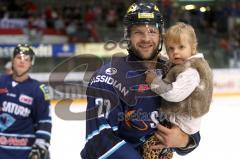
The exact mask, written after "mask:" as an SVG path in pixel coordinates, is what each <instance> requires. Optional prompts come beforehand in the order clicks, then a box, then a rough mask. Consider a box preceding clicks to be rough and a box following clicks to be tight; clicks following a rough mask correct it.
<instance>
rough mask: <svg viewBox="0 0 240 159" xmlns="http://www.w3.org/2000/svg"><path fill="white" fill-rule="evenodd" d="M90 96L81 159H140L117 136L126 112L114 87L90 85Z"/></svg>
mask: <svg viewBox="0 0 240 159" xmlns="http://www.w3.org/2000/svg"><path fill="white" fill-rule="evenodd" d="M99 79H100V78H99ZM102 81H104V80H102ZM87 96H88V97H87V102H88V104H87V113H86V116H87V121H86V144H85V146H84V148H83V150H82V151H81V157H82V158H83V159H97V158H99V159H127V158H128V159H130V158H131V159H141V158H142V157H141V156H140V155H139V153H138V152H137V151H136V150H135V149H134V148H133V147H132V145H131V144H129V143H128V142H126V141H125V140H124V139H123V138H121V137H120V136H119V135H118V129H119V127H120V123H119V117H121V113H122V112H123V108H122V106H121V103H120V102H119V101H118V100H119V99H118V96H117V95H116V93H115V92H114V89H113V88H112V86H111V85H109V84H107V83H104V82H96V83H94V84H92V85H91V82H90V85H89V87H88V90H87ZM119 115H120V116H119Z"/></svg>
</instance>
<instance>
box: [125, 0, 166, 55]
mask: <svg viewBox="0 0 240 159" xmlns="http://www.w3.org/2000/svg"><path fill="white" fill-rule="evenodd" d="M141 24H143V25H144V24H146V25H154V26H156V27H157V28H159V31H160V34H161V43H160V45H161V46H160V49H159V51H161V49H162V43H163V40H162V39H163V38H162V34H163V32H164V23H163V18H162V15H161V13H160V10H159V8H158V6H157V5H156V4H155V3H152V2H137V3H133V4H132V5H131V6H130V7H129V8H128V10H127V13H126V15H125V16H124V19H123V25H124V38H128V37H129V32H130V28H131V26H133V25H141Z"/></svg>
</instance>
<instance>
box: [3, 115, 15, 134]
mask: <svg viewBox="0 0 240 159" xmlns="http://www.w3.org/2000/svg"><path fill="white" fill-rule="evenodd" d="M15 121H16V120H15V119H14V118H13V117H12V116H11V115H9V114H7V113H2V114H1V115H0V131H4V130H6V129H7V128H8V127H10V126H11V125H12V124H13V123H14V122H15Z"/></svg>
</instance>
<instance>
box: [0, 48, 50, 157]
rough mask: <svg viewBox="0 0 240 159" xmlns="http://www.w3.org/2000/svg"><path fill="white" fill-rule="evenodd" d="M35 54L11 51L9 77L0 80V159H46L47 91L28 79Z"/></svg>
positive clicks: (48, 133) (47, 138)
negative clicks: (11, 70) (10, 72)
mask: <svg viewBox="0 0 240 159" xmlns="http://www.w3.org/2000/svg"><path fill="white" fill-rule="evenodd" d="M34 60H35V54H34V52H33V50H32V48H31V47H30V46H29V45H27V44H19V45H17V47H16V48H15V49H14V51H13V56H12V69H13V73H12V75H3V76H1V77H0V154H1V155H0V159H46V158H48V147H49V141H50V136H51V126H52V124H51V116H50V104H49V93H48V88H47V87H46V86H45V85H44V84H40V83H39V82H38V81H36V80H34V79H32V78H31V77H29V75H28V72H29V70H30V69H31V67H32V66H33V64H34Z"/></svg>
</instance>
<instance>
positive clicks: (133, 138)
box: [81, 56, 200, 159]
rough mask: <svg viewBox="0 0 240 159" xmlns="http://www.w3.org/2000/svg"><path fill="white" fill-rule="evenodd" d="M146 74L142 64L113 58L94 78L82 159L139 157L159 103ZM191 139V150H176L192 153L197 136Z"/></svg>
mask: <svg viewBox="0 0 240 159" xmlns="http://www.w3.org/2000/svg"><path fill="white" fill-rule="evenodd" d="M162 62H163V61H161V62H160V63H159V65H161V63H162ZM145 71H146V70H145V69H144V67H143V63H141V62H136V58H135V57H133V56H128V57H124V58H113V59H112V61H111V63H108V64H106V65H104V66H102V67H101V68H100V69H99V70H98V71H96V73H95V74H94V75H93V77H92V78H91V80H90V82H89V86H88V89H87V102H88V105H87V123H86V144H85V147H84V149H83V150H82V151H81V157H82V158H83V159H97V158H99V159H106V158H107V159H123V158H129V159H140V158H142V157H141V147H142V144H143V142H144V141H145V140H146V139H147V138H148V137H149V136H150V135H152V134H153V133H154V131H155V130H156V129H155V125H154V123H153V121H152V120H151V115H152V114H153V112H154V111H157V110H158V108H159V107H160V102H161V98H160V97H159V96H157V95H156V94H154V93H153V92H152V91H151V90H150V88H149V87H148V85H146V83H145V74H144V72H145ZM193 139H194V141H195V143H196V145H195V146H194V147H193V148H191V149H187V150H180V149H176V151H177V152H178V153H179V154H182V155H184V154H187V153H189V152H191V151H192V150H193V149H194V148H195V147H196V146H197V145H198V143H199V141H200V135H199V133H197V134H195V135H193Z"/></svg>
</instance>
